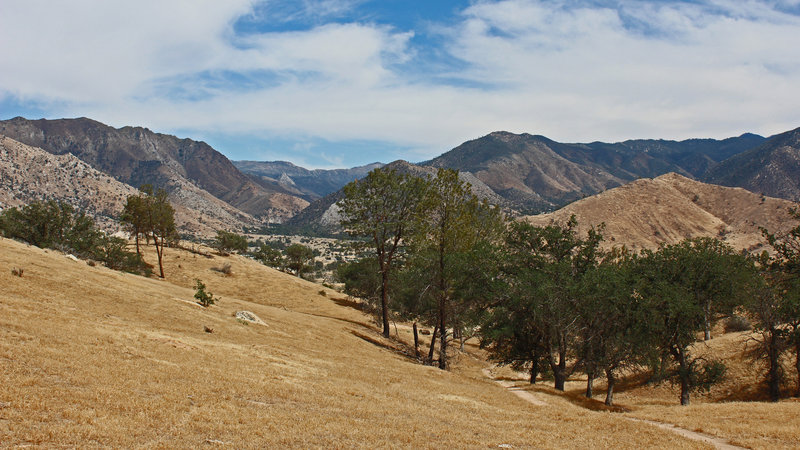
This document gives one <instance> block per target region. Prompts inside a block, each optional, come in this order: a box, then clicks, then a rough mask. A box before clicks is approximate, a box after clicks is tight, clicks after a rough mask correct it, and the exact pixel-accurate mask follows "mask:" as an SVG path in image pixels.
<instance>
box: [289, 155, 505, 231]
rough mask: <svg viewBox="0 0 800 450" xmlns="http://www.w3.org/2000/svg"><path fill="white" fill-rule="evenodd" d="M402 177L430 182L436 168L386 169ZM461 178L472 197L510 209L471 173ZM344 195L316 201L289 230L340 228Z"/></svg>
mask: <svg viewBox="0 0 800 450" xmlns="http://www.w3.org/2000/svg"><path fill="white" fill-rule="evenodd" d="M384 168H386V169H392V170H395V171H397V172H399V173H409V174H412V175H415V176H418V177H424V178H429V177H433V176H435V175H436V171H437V168H435V167H432V166H420V165H417V164H412V163H409V162H407V161H403V160H397V161H394V162H392V163H390V164H387V165H386V166H384ZM459 178H460V179H461V180H462V181H464V182H467V183H469V184H470V187H471V190H472V193H473V194H475V195H476V196H477V197H478V198H480V199H485V200H487V201H488V202H490V203H492V204H495V205H501V206H507V204H508V202H507V201H506V200H505V199H504V198H503V197H501V196H499V195H497V193H495V192H494V191H493V190H492V189H491V188H490V187H489V186H487V185H486V184H485V183H484V182H483V181H481V180H479V179H478V178H476V177H475V176H474V175H473V174H471V173H469V172H459ZM343 196H344V193H343V192H342V189H339V190H337V191H335V192H332V193H330V194H328V195H326V196H325V197H322V198H320V199H318V200H315V201H313V202H312V203H311V204H310V205H309V206H308V207H307V208H306V209H304V210H303V211H301V212H300V213H298V214H297V215H295V216H294V217H292V218H291V219H289V220H288V221H287V222H286V224H287V225H288V226H290V227H294V228H296V229H303V230H309V229H310V230H315V231H321V232H325V231H334V230H337V229H338V228H339V221H340V216H339V208H338V206H337V205H336V202H338V201H339V200H341V199H342V197H343Z"/></svg>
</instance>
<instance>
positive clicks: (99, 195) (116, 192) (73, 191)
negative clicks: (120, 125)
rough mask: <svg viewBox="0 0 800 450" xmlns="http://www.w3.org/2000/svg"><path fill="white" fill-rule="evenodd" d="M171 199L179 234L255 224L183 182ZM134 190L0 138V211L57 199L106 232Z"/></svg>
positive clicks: (77, 163) (80, 164)
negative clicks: (85, 214)
mask: <svg viewBox="0 0 800 450" xmlns="http://www.w3.org/2000/svg"><path fill="white" fill-rule="evenodd" d="M176 182H177V183H182V184H178V185H177V188H176V189H173V190H172V193H171V194H170V200H172V204H173V206H174V207H175V219H176V224H177V226H178V229H179V231H180V232H182V233H188V234H195V235H211V234H213V233H214V232H215V230H218V229H238V228H241V227H242V226H246V225H255V224H256V223H257V221H256V220H255V219H254V218H253V217H251V216H249V215H248V214H245V213H242V212H241V211H239V210H237V209H236V208H234V207H232V206H230V205H228V204H227V203H225V202H223V201H221V200H219V199H217V198H215V197H214V196H212V195H211V194H209V193H208V192H206V191H204V190H202V189H200V188H198V187H197V186H195V185H194V184H191V183H188V182H186V181H185V180H177V181H176ZM136 193H137V189H135V188H134V187H132V186H130V185H128V184H125V183H122V182H120V181H118V180H117V179H115V178H112V177H110V176H108V175H106V174H105V173H103V172H100V171H98V170H96V169H94V168H93V167H91V166H90V165H89V164H87V163H85V162H84V161H82V160H80V159H78V157H76V156H74V155H72V154H69V153H67V154H63V155H53V154H51V153H48V152H46V151H44V150H42V149H40V148H35V147H31V146H28V145H25V144H22V143H20V142H17V141H15V140H13V139H10V138H8V137H6V136H2V135H0V207H3V208H5V207H11V206H22V205H25V204H28V203H30V202H33V201H44V200H50V199H53V200H59V201H64V202H66V203H69V204H71V205H72V206H73V207H75V208H77V209H81V210H83V211H84V212H86V213H87V214H89V215H91V216H92V217H94V218H95V220H96V221H97V222H98V224H99V225H100V226H101V227H103V228H105V229H106V230H109V231H115V230H116V229H118V224H117V223H116V220H117V218H118V217H119V214H120V213H121V212H122V208H123V206H124V205H125V200H126V198H127V196H128V195H132V194H136Z"/></svg>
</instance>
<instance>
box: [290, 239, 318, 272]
mask: <svg viewBox="0 0 800 450" xmlns="http://www.w3.org/2000/svg"><path fill="white" fill-rule="evenodd" d="M313 261H314V250H312V249H311V247H307V246H305V245H303V244H292V245H290V246H288V247H286V267H288V268H289V269H291V270H294V271H295V273H296V274H297V276H298V277H300V278H302V277H303V272H306V271H309V270H312V266H311V264H312V263H313Z"/></svg>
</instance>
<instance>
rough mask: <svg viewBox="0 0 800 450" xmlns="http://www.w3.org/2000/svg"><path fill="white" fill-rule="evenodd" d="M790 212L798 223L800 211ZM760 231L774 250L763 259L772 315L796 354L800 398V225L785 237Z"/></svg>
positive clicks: (799, 395) (796, 392) (764, 230)
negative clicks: (769, 290) (780, 324)
mask: <svg viewBox="0 0 800 450" xmlns="http://www.w3.org/2000/svg"><path fill="white" fill-rule="evenodd" d="M789 213H790V215H791V216H792V218H794V219H795V220H800V209H798V208H792V209H790V210H789ZM761 231H762V233H763V234H764V236H765V237H766V238H767V241H768V242H769V244H770V245H771V246H772V248H774V249H775V255H774V256H773V257H771V258H770V257H768V256H764V257H763V260H762V261H763V264H762V266H763V267H764V268H765V276H766V279H767V281H768V282H769V284H770V285H771V286H772V292H773V295H772V296H771V300H772V304H771V305H770V310H771V311H770V314H771V315H774V316H775V318H776V319H775V320H777V321H780V322H781V323H782V324H783V328H782V329H783V333H784V336H785V340H786V342H787V345H788V346H790V347H791V348H792V349H793V351H794V357H795V370H796V375H797V390H796V391H795V396H796V397H800V225H797V226H795V227H794V228H793V229H791V230H789V231H788V232H786V233H783V234H777V233H770V232H769V231H767V230H766V229H763V228H762V230H761ZM763 325H764V324H762V327H763Z"/></svg>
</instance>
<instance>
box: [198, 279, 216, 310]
mask: <svg viewBox="0 0 800 450" xmlns="http://www.w3.org/2000/svg"><path fill="white" fill-rule="evenodd" d="M194 289H195V293H194V298H196V299H197V301H198V303H200V304H201V305H203V306H205V307H206V308H208V307H209V306H211V305H213V304H214V303H216V302H217V301H218V300H219V298H218V297H214V294H212V293H211V292H206V285H205V284H203V282H202V281H200V279H195V285H194Z"/></svg>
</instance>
